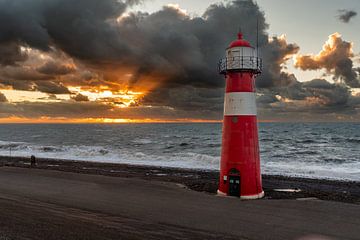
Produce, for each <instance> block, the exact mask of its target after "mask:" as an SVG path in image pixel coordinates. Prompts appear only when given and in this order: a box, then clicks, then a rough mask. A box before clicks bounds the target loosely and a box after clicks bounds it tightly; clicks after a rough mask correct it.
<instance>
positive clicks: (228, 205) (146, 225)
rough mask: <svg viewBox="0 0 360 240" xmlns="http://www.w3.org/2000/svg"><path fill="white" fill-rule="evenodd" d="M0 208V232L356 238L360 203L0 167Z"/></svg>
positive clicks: (64, 235) (55, 235)
mask: <svg viewBox="0 0 360 240" xmlns="http://www.w3.org/2000/svg"><path fill="white" fill-rule="evenodd" d="M0 213H1V215H0V224H1V225H0V239H6V238H8V239H29V238H30V239H41V238H42V237H43V238H45V237H46V238H49V239H50V238H51V239H162V238H167V239H225V237H227V238H228V239H276V240H280V239H287V240H288V239H300V238H301V237H304V236H309V235H318V236H326V237H328V238H329V239H360V205H352V204H345V203H338V202H325V201H319V200H303V201H300V200H257V201H240V200H238V199H235V198H223V197H217V196H214V195H209V194H205V193H200V192H194V191H190V190H187V189H184V188H182V187H181V186H179V185H176V184H173V183H163V182H157V181H146V180H140V179H133V178H132V179H126V178H115V177H105V176H95V175H82V174H75V173H65V172H57V171H49V170H36V169H21V168H7V167H0ZM5 213H6V214H5ZM16 233H17V235H16ZM16 236H18V238H16ZM306 239H310V238H306ZM317 239H319V238H317ZM325 239H327V238H325Z"/></svg>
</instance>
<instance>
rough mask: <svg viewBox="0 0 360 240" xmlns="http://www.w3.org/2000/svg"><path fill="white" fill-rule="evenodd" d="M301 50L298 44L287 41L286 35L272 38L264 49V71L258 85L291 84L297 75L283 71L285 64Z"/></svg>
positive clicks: (264, 86)
mask: <svg viewBox="0 0 360 240" xmlns="http://www.w3.org/2000/svg"><path fill="white" fill-rule="evenodd" d="M299 50H300V47H299V46H298V45H296V44H289V43H287V41H286V38H285V36H284V35H283V36H280V37H272V38H270V39H269V41H268V43H267V45H265V46H264V47H263V49H262V55H263V62H264V66H263V70H264V71H263V73H262V75H261V76H260V79H259V80H258V81H257V86H258V87H260V88H267V87H274V86H284V85H285V86H286V85H288V84H290V83H291V82H292V81H293V79H294V78H295V76H294V75H292V74H288V73H286V72H284V71H283V69H284V64H285V63H286V62H287V61H288V60H289V59H290V58H291V57H292V56H293V55H295V54H296V53H298V51H299Z"/></svg>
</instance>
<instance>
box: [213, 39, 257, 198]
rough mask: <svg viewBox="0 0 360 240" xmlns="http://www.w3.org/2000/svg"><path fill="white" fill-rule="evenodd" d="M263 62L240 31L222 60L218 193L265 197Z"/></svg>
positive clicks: (220, 66) (244, 196)
mask: <svg viewBox="0 0 360 240" xmlns="http://www.w3.org/2000/svg"><path fill="white" fill-rule="evenodd" d="M261 66H262V61H261V59H260V58H259V57H258V54H257V49H255V48H253V47H252V46H251V45H250V43H249V42H247V41H246V40H244V39H243V36H242V34H241V33H239V34H238V39H237V40H235V41H233V42H232V43H231V44H230V46H229V47H228V48H227V49H226V58H225V59H222V60H221V61H220V63H219V72H220V73H221V74H224V75H225V78H226V90H225V101H224V121H223V137H222V151H221V164H220V182H219V190H218V194H220V195H229V196H237V197H240V198H241V199H258V198H262V197H263V196H264V192H263V190H262V184H261V172H260V155H259V139H258V127H257V118H256V93H255V92H256V89H255V78H256V76H257V75H259V74H260V73H261Z"/></svg>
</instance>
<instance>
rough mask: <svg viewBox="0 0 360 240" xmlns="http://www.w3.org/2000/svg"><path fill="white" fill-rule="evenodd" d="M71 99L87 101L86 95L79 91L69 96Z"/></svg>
mask: <svg viewBox="0 0 360 240" xmlns="http://www.w3.org/2000/svg"><path fill="white" fill-rule="evenodd" d="M71 99H73V100H75V101H76V102H88V101H89V98H88V96H85V95H82V94H81V93H78V94H76V95H75V96H73V97H71Z"/></svg>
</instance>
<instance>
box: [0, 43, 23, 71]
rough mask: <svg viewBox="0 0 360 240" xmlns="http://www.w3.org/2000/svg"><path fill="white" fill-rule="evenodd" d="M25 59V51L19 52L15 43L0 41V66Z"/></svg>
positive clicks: (18, 47)
mask: <svg viewBox="0 0 360 240" xmlns="http://www.w3.org/2000/svg"><path fill="white" fill-rule="evenodd" d="M26 59H27V55H26V53H23V52H21V49H20V46H19V45H18V44H17V43H14V42H9V43H6V42H5V43H2V44H1V43H0V66H1V65H3V66H7V65H14V64H16V63H17V62H22V61H25V60H26Z"/></svg>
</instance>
